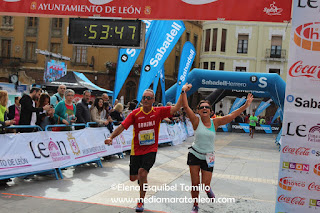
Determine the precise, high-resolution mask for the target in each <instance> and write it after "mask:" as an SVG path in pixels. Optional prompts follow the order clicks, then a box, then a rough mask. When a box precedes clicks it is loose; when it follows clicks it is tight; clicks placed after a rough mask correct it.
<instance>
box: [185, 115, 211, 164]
mask: <svg viewBox="0 0 320 213" xmlns="http://www.w3.org/2000/svg"><path fill="white" fill-rule="evenodd" d="M210 120H211V126H210V128H207V127H206V126H205V125H204V124H203V123H202V120H201V118H199V125H198V127H197V129H196V131H195V133H194V134H195V141H194V142H193V143H192V147H193V148H194V149H195V150H197V151H198V152H200V153H204V154H199V153H197V152H196V151H195V150H193V149H190V153H192V154H194V155H195V156H196V157H197V158H199V159H200V160H205V159H206V155H205V153H213V151H214V140H215V137H216V130H215V128H214V124H213V120H212V119H210Z"/></svg>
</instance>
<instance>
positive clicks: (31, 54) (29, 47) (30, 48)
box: [25, 41, 36, 60]
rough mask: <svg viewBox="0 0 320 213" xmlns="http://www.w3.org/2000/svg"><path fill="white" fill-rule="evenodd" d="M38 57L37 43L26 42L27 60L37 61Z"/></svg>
mask: <svg viewBox="0 0 320 213" xmlns="http://www.w3.org/2000/svg"><path fill="white" fill-rule="evenodd" d="M35 56H36V42H31V41H27V42H26V57H25V58H26V60H35V58H36V57H35Z"/></svg>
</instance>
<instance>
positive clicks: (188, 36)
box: [186, 32, 190, 41]
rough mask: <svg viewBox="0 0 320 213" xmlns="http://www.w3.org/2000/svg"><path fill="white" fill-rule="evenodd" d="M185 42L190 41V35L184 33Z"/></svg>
mask: <svg viewBox="0 0 320 213" xmlns="http://www.w3.org/2000/svg"><path fill="white" fill-rule="evenodd" d="M186 41H190V33H189V32H186Z"/></svg>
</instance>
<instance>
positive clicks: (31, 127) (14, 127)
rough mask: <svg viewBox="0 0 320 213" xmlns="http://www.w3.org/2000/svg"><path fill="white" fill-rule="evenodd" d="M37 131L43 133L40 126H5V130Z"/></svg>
mask: <svg viewBox="0 0 320 213" xmlns="http://www.w3.org/2000/svg"><path fill="white" fill-rule="evenodd" d="M35 128H36V129H38V131H43V129H42V128H41V127H40V126H37V125H34V126H31V125H12V126H7V127H5V129H35Z"/></svg>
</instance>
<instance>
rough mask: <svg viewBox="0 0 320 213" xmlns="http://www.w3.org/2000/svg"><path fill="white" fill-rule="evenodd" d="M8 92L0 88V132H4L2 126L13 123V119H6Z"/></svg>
mask: <svg viewBox="0 0 320 213" xmlns="http://www.w3.org/2000/svg"><path fill="white" fill-rule="evenodd" d="M8 99H9V97H8V92H7V91H5V90H0V133H4V131H3V128H5V127H6V126H10V125H12V124H15V121H14V120H8V117H7V105H8Z"/></svg>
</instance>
